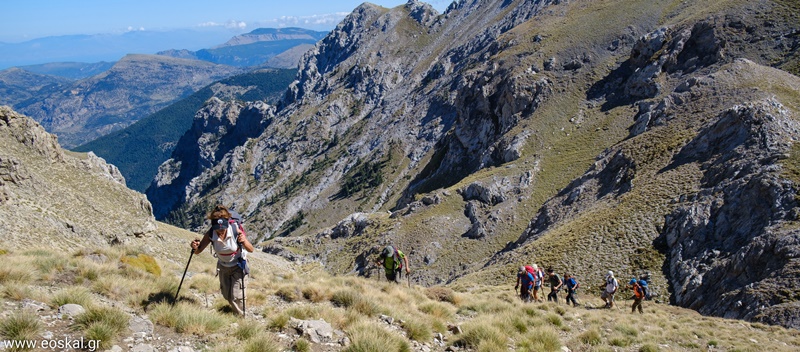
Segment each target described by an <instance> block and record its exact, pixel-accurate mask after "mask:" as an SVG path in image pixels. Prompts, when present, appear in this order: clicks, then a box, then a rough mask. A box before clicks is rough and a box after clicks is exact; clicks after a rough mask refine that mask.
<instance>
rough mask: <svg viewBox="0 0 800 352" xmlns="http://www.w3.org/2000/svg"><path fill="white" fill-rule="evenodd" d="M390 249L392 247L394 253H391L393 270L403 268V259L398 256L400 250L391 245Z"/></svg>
mask: <svg viewBox="0 0 800 352" xmlns="http://www.w3.org/2000/svg"><path fill="white" fill-rule="evenodd" d="M392 249H394V253H392V259H394V270H400V269H402V268H403V260H402V258H400V251H398V250H397V248H395V247H394V246H392Z"/></svg>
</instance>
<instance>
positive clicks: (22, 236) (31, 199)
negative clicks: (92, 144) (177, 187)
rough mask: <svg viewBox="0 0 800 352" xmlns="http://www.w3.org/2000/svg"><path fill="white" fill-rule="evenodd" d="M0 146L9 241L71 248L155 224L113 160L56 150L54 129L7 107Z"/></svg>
mask: <svg viewBox="0 0 800 352" xmlns="http://www.w3.org/2000/svg"><path fill="white" fill-rule="evenodd" d="M0 145H2V148H0V204H2V205H3V206H2V207H0V209H2V210H0V226H3V228H5V229H13V231H6V238H7V239H8V240H9V241H11V240H14V241H18V242H14V243H17V244H19V245H21V246H24V245H31V244H37V245H47V246H52V247H55V248H59V247H60V246H61V247H64V246H66V247H70V248H73V247H75V246H77V247H83V246H91V245H93V244H97V243H104V244H109V243H114V242H127V241H129V240H130V238H133V237H143V236H151V235H152V234H153V232H154V231H155V230H156V221H155V219H154V218H153V214H152V208H151V205H150V202H148V201H147V199H146V198H145V197H144V195H142V194H140V193H137V192H134V191H131V190H129V189H127V188H126V187H125V180H124V178H123V177H122V175H121V174H120V173H119V170H118V169H117V168H116V167H114V166H113V165H109V164H107V163H106V162H105V161H104V160H103V159H101V158H99V157H97V156H95V155H94V154H92V153H89V154H86V155H79V154H76V153H71V152H67V151H65V150H63V149H61V147H60V145H59V144H58V140H57V138H56V137H55V136H53V135H51V134H49V133H47V132H45V130H44V128H42V126H41V125H39V124H38V123H36V122H35V121H33V120H32V119H31V118H29V117H26V116H23V115H20V114H18V113H16V112H14V111H12V110H11V109H10V108H8V107H0ZM21 224H25V225H24V226H20V225H21ZM40 238H47V239H48V242H47V243H39V242H40V240H39V239H40Z"/></svg>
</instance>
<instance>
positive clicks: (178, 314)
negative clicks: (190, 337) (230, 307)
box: [150, 303, 234, 334]
mask: <svg viewBox="0 0 800 352" xmlns="http://www.w3.org/2000/svg"><path fill="white" fill-rule="evenodd" d="M150 318H151V319H152V320H153V322H155V323H158V324H161V325H163V326H166V327H169V328H172V329H174V330H175V332H179V333H186V334H209V333H214V332H217V331H219V330H220V329H222V328H223V327H226V326H228V325H230V323H231V322H233V319H234V318H233V317H232V316H230V315H227V314H222V313H218V312H215V311H205V310H198V309H196V308H195V307H192V306H191V305H190V304H187V303H178V304H176V305H174V306H172V305H169V304H166V303H159V304H157V305H155V306H154V307H153V308H152V310H151V312H150Z"/></svg>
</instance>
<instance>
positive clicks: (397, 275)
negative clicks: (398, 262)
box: [386, 269, 403, 282]
mask: <svg viewBox="0 0 800 352" xmlns="http://www.w3.org/2000/svg"><path fill="white" fill-rule="evenodd" d="M402 278H403V271H402V270H400V269H398V270H397V271H387V272H386V280H389V281H394V282H400V279H402Z"/></svg>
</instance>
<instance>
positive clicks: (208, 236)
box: [191, 205, 254, 315]
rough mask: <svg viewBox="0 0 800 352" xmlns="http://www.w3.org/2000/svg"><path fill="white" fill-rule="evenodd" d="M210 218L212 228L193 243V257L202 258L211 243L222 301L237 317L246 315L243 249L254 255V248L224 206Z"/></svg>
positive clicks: (240, 226)
mask: <svg viewBox="0 0 800 352" xmlns="http://www.w3.org/2000/svg"><path fill="white" fill-rule="evenodd" d="M234 214H235V213H234ZM237 216H238V214H237ZM207 218H208V219H209V220H211V228H210V229H209V230H208V231H206V232H205V233H204V234H203V239H202V240H201V239H195V240H194V241H192V244H191V246H192V249H194V254H200V253H202V252H203V250H204V249H205V248H206V247H207V246H208V244H209V243H211V244H213V246H212V249H213V250H214V252H216V253H215V254H214V256H215V257H217V275H219V289H220V292H221V293H222V297H225V299H226V300H228V303H229V304H230V306H231V308H233V310H234V311H235V312H236V313H238V314H240V315H244V310H243V308H244V304H245V303H244V302H245V301H244V300H245V296H244V289H245V286H246V284H245V281H244V277H245V275H246V274H247V273H246V269H245V268H244V267H242V266H241V264H240V259H241V260H244V259H245V254H244V252H243V251H242V248H244V249H245V250H247V251H248V252H250V253H252V252H253V250H254V249H253V245H252V244H251V243H250V241H248V240H247V236H246V235H245V232H244V228H243V227H242V225H241V223H240V221H241V218H238V220H237V218H236V217H234V215H232V214H231V212H230V211H229V210H228V208H226V207H225V206H224V205H217V206H216V207H214V210H212V211H211V213H209V214H208V217H207ZM248 271H249V270H248Z"/></svg>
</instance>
